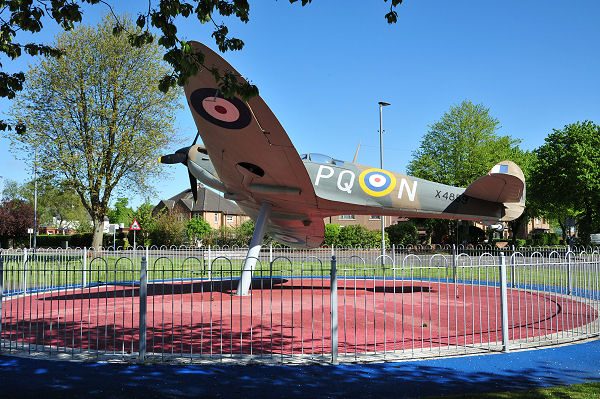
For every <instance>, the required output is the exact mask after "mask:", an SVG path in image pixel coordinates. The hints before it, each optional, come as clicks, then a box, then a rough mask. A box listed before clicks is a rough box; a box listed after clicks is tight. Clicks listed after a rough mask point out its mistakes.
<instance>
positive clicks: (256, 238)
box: [236, 202, 271, 296]
mask: <svg viewBox="0 0 600 399" xmlns="http://www.w3.org/2000/svg"><path fill="white" fill-rule="evenodd" d="M270 215H271V204H269V203H268V202H263V203H262V205H261V207H260V213H259V214H258V220H257V221H256V227H255V228H254V233H253V234H252V240H251V241H250V248H248V254H247V255H246V261H245V262H244V268H243V269H242V275H241V276H240V282H239V284H238V288H237V292H236V295H238V296H243V295H248V291H249V289H250V284H251V283H252V273H254V269H255V268H256V261H257V260H258V256H259V255H260V247H261V246H262V239H263V236H264V235H265V228H266V227H267V220H268V219H269V216H270Z"/></svg>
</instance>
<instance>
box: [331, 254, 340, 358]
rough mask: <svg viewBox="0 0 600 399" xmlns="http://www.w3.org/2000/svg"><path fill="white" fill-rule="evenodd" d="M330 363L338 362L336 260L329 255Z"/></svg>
mask: <svg viewBox="0 0 600 399" xmlns="http://www.w3.org/2000/svg"><path fill="white" fill-rule="evenodd" d="M330 284H331V290H330V291H331V363H332V364H339V362H338V308H337V307H338V300H337V261H336V259H335V255H333V256H332V257H331V281H330Z"/></svg>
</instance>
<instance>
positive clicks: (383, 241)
mask: <svg viewBox="0 0 600 399" xmlns="http://www.w3.org/2000/svg"><path fill="white" fill-rule="evenodd" d="M388 105H390V104H389V103H386V102H385V101H379V160H380V166H381V169H382V170H383V107H386V106H388ZM381 265H382V266H385V216H384V215H381Z"/></svg>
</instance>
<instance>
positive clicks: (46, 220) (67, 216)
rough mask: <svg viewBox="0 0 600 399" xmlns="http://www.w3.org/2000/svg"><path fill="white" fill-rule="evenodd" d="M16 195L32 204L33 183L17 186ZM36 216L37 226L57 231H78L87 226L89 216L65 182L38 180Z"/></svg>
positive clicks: (33, 194)
mask: <svg viewBox="0 0 600 399" xmlns="http://www.w3.org/2000/svg"><path fill="white" fill-rule="evenodd" d="M15 191H16V194H17V196H18V197H19V198H23V199H25V200H26V201H27V202H28V203H29V204H32V206H33V203H34V196H35V193H34V192H35V182H33V181H30V182H27V183H25V184H23V185H17V187H16V190H15ZM37 214H38V223H39V225H46V226H52V227H55V228H57V229H66V228H70V229H73V230H79V229H81V228H85V227H86V225H89V216H88V213H87V211H86V210H85V208H84V207H83V205H81V200H80V199H79V196H78V195H77V193H76V192H75V191H74V190H73V189H72V188H71V185H70V184H69V182H67V181H64V180H63V181H58V182H52V181H49V180H46V179H38V183H37Z"/></svg>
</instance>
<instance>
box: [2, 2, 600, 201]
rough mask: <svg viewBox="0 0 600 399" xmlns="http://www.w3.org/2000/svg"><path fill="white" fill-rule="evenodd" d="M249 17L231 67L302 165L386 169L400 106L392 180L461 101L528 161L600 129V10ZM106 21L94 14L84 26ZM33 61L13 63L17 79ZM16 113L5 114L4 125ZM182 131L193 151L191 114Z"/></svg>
mask: <svg viewBox="0 0 600 399" xmlns="http://www.w3.org/2000/svg"><path fill="white" fill-rule="evenodd" d="M109 3H112V4H116V3H117V2H116V1H109ZM121 3H124V2H121ZM367 3H368V5H365V4H367ZM126 4H127V5H126V6H123V5H122V4H121V6H120V7H119V6H116V7H115V9H116V10H117V11H118V12H123V11H128V12H130V13H133V14H135V13H136V12H137V10H138V9H143V7H144V5H145V4H147V3H146V2H145V1H138V2H127V3H126ZM134 4H137V5H138V6H139V8H136V6H135V5H134ZM251 6H252V9H251V15H250V22H249V23H248V24H241V23H237V22H233V21H231V20H227V19H223V20H222V21H223V22H226V23H229V26H230V30H231V33H232V34H233V35H237V36H238V37H240V38H242V39H243V40H244V41H245V43H246V46H245V48H244V50H242V51H241V52H235V53H231V52H228V53H226V54H225V55H224V57H225V58H226V59H227V60H228V61H229V62H230V63H231V64H232V65H233V66H234V67H236V69H238V71H240V72H241V73H242V74H243V75H244V76H246V77H247V78H248V79H250V80H251V81H252V82H253V83H254V84H256V85H257V86H258V87H259V89H260V93H261V96H262V97H263V99H264V100H265V101H266V103H267V104H268V105H269V106H270V107H271V109H272V110H273V112H274V113H275V115H277V117H278V118H279V120H280V122H281V124H282V125H283V127H284V128H285V129H286V131H287V133H288V135H289V136H290V138H291V140H292V142H293V143H294V144H295V145H296V148H297V149H298V151H299V152H300V153H303V152H321V153H326V154H329V155H332V156H334V157H336V158H340V159H347V160H351V159H352V157H353V156H354V152H355V151H356V147H357V145H358V143H359V141H360V142H361V143H362V147H361V150H360V153H359V157H358V162H359V163H362V164H365V165H372V166H378V165H379V133H378V129H379V110H378V105H377V102H378V101H382V100H383V101H387V102H389V103H391V104H392V105H391V106H390V107H387V108H385V109H384V117H383V121H384V130H385V131H386V133H385V134H384V167H385V168H386V169H389V170H392V171H395V172H400V173H403V172H405V169H406V166H407V164H408V162H409V160H410V159H411V153H412V152H413V151H414V150H416V149H417V148H418V146H419V143H420V141H421V139H422V137H423V135H424V134H425V133H426V132H427V129H428V125H430V124H432V123H434V122H435V121H436V120H438V119H440V117H441V116H442V115H443V113H444V112H446V111H447V110H448V109H449V107H450V106H452V105H456V104H458V103H460V102H461V101H462V100H464V99H468V100H471V101H472V102H474V103H483V104H484V105H485V106H486V107H488V108H490V111H491V114H492V115H493V116H495V117H496V118H497V119H499V120H500V123H501V126H502V128H501V129H500V130H499V131H498V133H499V134H502V135H509V136H512V137H513V138H518V139H521V140H522V145H521V147H522V148H523V149H527V150H532V149H535V148H536V147H539V146H540V145H542V144H543V142H544V139H545V137H546V136H547V135H548V134H549V133H550V132H551V131H552V129H553V128H557V129H559V128H562V127H563V126H564V125H565V124H568V123H573V122H576V121H581V120H592V121H595V122H596V123H600V117H599V112H600V74H599V71H600V27H599V25H598V20H599V18H600V2H598V1H592V0H585V1H584V0H578V1H572V2H564V1H555V0H551V1H543V2H542V1H529V2H524V1H512V0H510V1H504V2H487V1H466V0H454V1H447V0H405V2H404V4H403V5H402V6H400V7H399V8H398V14H399V20H398V23H397V24H394V25H388V24H387V22H386V21H385V19H384V15H385V13H386V11H387V7H389V6H388V5H387V3H384V2H383V0H371V1H369V2H365V1H359V0H346V1H343V0H329V1H325V0H314V1H313V4H311V5H310V6H307V7H300V6H299V5H298V4H294V5H290V4H289V3H288V2H287V1H285V0H279V1H272V0H260V1H257V0H254V1H251ZM104 11H106V8H103V7H102V6H97V7H94V8H92V9H90V11H89V12H87V13H86V15H85V17H84V23H95V22H97V21H98V19H99V18H100V17H101V15H102V13H103V12H104ZM220 21H221V19H218V18H217V22H220ZM179 31H180V33H181V34H182V35H183V36H184V37H185V38H187V39H190V40H198V41H202V42H204V43H206V44H208V45H209V46H210V47H212V48H213V49H214V48H215V46H214V44H213V42H212V38H211V37H210V33H211V32H212V30H211V27H210V26H203V25H201V24H200V23H199V22H197V21H196V20H194V19H188V20H182V21H181V23H180V25H179ZM56 32H57V30H56V29H55V28H54V27H51V26H48V27H47V28H46V29H44V32H43V34H41V35H40V36H39V37H41V38H42V40H44V41H48V42H49V41H52V38H53V35H54V34H55V33H56ZM34 61H35V60H33V59H27V58H24V57H23V58H22V59H20V60H19V61H18V62H13V63H7V62H6V61H5V60H2V62H3V64H4V70H8V71H13V70H15V69H19V68H21V69H23V68H26V66H27V64H28V63H31V62H34ZM8 107H9V103H8V101H1V102H0V111H1V112H4V111H5V110H6V109H8ZM177 126H178V129H179V132H180V135H181V137H183V138H189V142H191V140H192V138H193V136H194V135H195V131H196V129H195V127H194V124H193V121H192V118H191V115H190V113H189V110H187V109H184V110H182V111H181V113H180V114H179V115H178V118H177ZM499 161H500V159H499ZM28 173H29V172H28V171H27V170H26V168H25V163H24V162H23V161H21V160H17V159H15V158H14V156H13V155H12V154H11V153H9V151H8V140H6V139H4V138H2V139H0V176H3V177H5V178H8V179H12V180H17V181H19V182H22V181H24V180H25V179H28V178H29V175H28ZM167 173H168V174H169V176H171V177H172V179H160V180H158V181H157V183H156V189H157V192H158V193H159V197H160V198H167V197H170V196H172V195H174V194H176V193H178V192H179V191H181V190H183V189H185V188H186V187H187V185H188V183H187V173H186V172H185V170H184V169H183V167H181V168H176V167H168V171H167ZM141 198H142V197H139V196H138V197H137V198H132V200H133V202H134V203H135V204H139V203H140V202H141ZM115 199H116V197H115ZM152 200H153V202H154V201H157V200H158V197H154V198H152Z"/></svg>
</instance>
